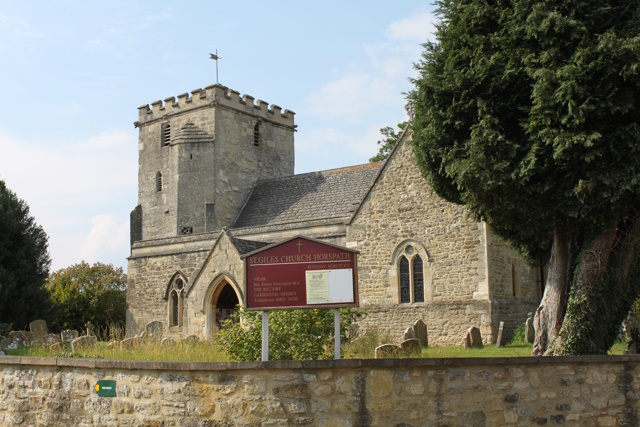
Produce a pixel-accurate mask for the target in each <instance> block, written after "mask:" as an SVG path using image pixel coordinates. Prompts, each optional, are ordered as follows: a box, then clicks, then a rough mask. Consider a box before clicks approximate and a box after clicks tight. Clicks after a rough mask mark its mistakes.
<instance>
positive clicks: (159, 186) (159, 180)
mask: <svg viewBox="0 0 640 427" xmlns="http://www.w3.org/2000/svg"><path fill="white" fill-rule="evenodd" d="M156 191H157V192H160V191H162V173H160V172H158V173H157V174H156Z"/></svg>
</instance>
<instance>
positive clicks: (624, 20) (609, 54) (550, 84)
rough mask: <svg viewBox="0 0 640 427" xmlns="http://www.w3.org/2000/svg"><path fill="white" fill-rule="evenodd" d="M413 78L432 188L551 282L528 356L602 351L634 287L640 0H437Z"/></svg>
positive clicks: (420, 152)
mask: <svg viewBox="0 0 640 427" xmlns="http://www.w3.org/2000/svg"><path fill="white" fill-rule="evenodd" d="M438 13H439V15H440V17H441V18H442V20H441V22H440V23H439V25H438V26H437V43H427V44H425V45H424V46H425V51H424V53H423V58H422V60H421V61H420V62H419V63H418V64H417V68H418V69H419V71H420V77H419V78H418V79H416V80H415V81H414V84H415V91H414V92H413V94H412V96H413V100H414V105H415V121H414V123H413V129H414V134H413V140H414V143H415V147H416V150H415V151H416V158H417V161H418V163H419V165H420V168H421V171H422V173H423V175H424V176H425V178H426V179H427V180H428V182H429V183H430V184H431V185H432V187H433V188H434V190H435V191H436V192H437V193H438V194H439V195H441V196H443V197H445V198H446V199H448V200H450V201H453V202H455V203H460V204H464V205H465V206H466V207H467V208H468V210H469V211H470V212H471V214H473V215H474V216H475V217H476V218H477V219H483V220H485V221H487V223H488V224H489V225H490V226H491V227H492V229H493V230H494V231H495V232H496V233H497V234H499V235H500V236H502V237H504V238H506V239H507V240H508V241H510V242H511V243H512V244H513V245H514V247H515V248H517V249H518V250H519V251H520V253H521V254H523V255H524V256H525V258H526V259H527V260H528V261H529V262H530V263H531V264H535V263H539V262H546V261H547V260H548V265H549V274H548V277H547V280H546V287H545V292H544V296H543V299H542V302H541V304H540V307H539V308H538V310H537V311H536V316H535V319H534V322H535V328H536V339H535V342H534V348H533V352H532V353H533V354H549V353H554V354H604V353H606V351H607V349H608V348H609V347H610V346H611V345H612V344H613V340H614V339H615V336H616V333H615V331H617V328H618V325H619V324H620V322H621V321H622V320H623V318H624V317H625V315H626V313H627V312H628V311H629V308H630V305H631V303H632V301H633V299H634V297H635V295H636V294H637V292H638V281H639V280H640V271H639V270H640V269H639V264H640V263H639V262H638V260H639V259H638V253H639V252H638V249H640V247H639V243H638V242H639V240H640V213H639V211H638V208H639V207H640V203H639V202H640V148H639V147H640V145H639V142H640V108H639V107H640V105H638V103H640V76H639V73H640V25H639V24H638V22H640V2H636V1H614V0H599V1H593V0H562V1H559V0H551V1H542V0H509V1H507V0H498V1H495V2H486V1H484V0H464V1H463V0H440V1H439V2H438Z"/></svg>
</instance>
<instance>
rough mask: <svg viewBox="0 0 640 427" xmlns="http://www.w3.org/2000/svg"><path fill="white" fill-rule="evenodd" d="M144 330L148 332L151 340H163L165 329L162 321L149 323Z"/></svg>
mask: <svg viewBox="0 0 640 427" xmlns="http://www.w3.org/2000/svg"><path fill="white" fill-rule="evenodd" d="M144 330H145V331H146V332H147V335H148V336H149V337H150V338H155V339H158V340H160V339H162V334H163V331H164V327H163V324H162V322H161V321H159V320H156V321H154V322H149V323H147V324H146V326H145V327H144Z"/></svg>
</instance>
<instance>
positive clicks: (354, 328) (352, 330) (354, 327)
mask: <svg viewBox="0 0 640 427" xmlns="http://www.w3.org/2000/svg"><path fill="white" fill-rule="evenodd" d="M358 328H359V327H358V324H357V323H352V324H350V325H349V328H348V329H347V338H349V339H350V340H351V341H353V340H355V339H356V338H358Z"/></svg>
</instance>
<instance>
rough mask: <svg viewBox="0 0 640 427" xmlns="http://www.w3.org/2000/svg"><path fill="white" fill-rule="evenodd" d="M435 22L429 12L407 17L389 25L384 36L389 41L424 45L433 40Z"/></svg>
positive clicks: (434, 18)
mask: <svg viewBox="0 0 640 427" xmlns="http://www.w3.org/2000/svg"><path fill="white" fill-rule="evenodd" d="M435 22H436V17H435V16H434V15H433V14H432V13H430V12H425V13H421V14H419V15H414V16H409V17H407V18H404V19H400V20H399V21H394V22H392V23H391V24H389V26H388V27H387V32H386V36H387V38H388V39H389V40H399V41H409V42H416V43H424V42H426V41H427V39H430V40H434V33H435V31H436V27H435V25H434V23H435Z"/></svg>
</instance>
